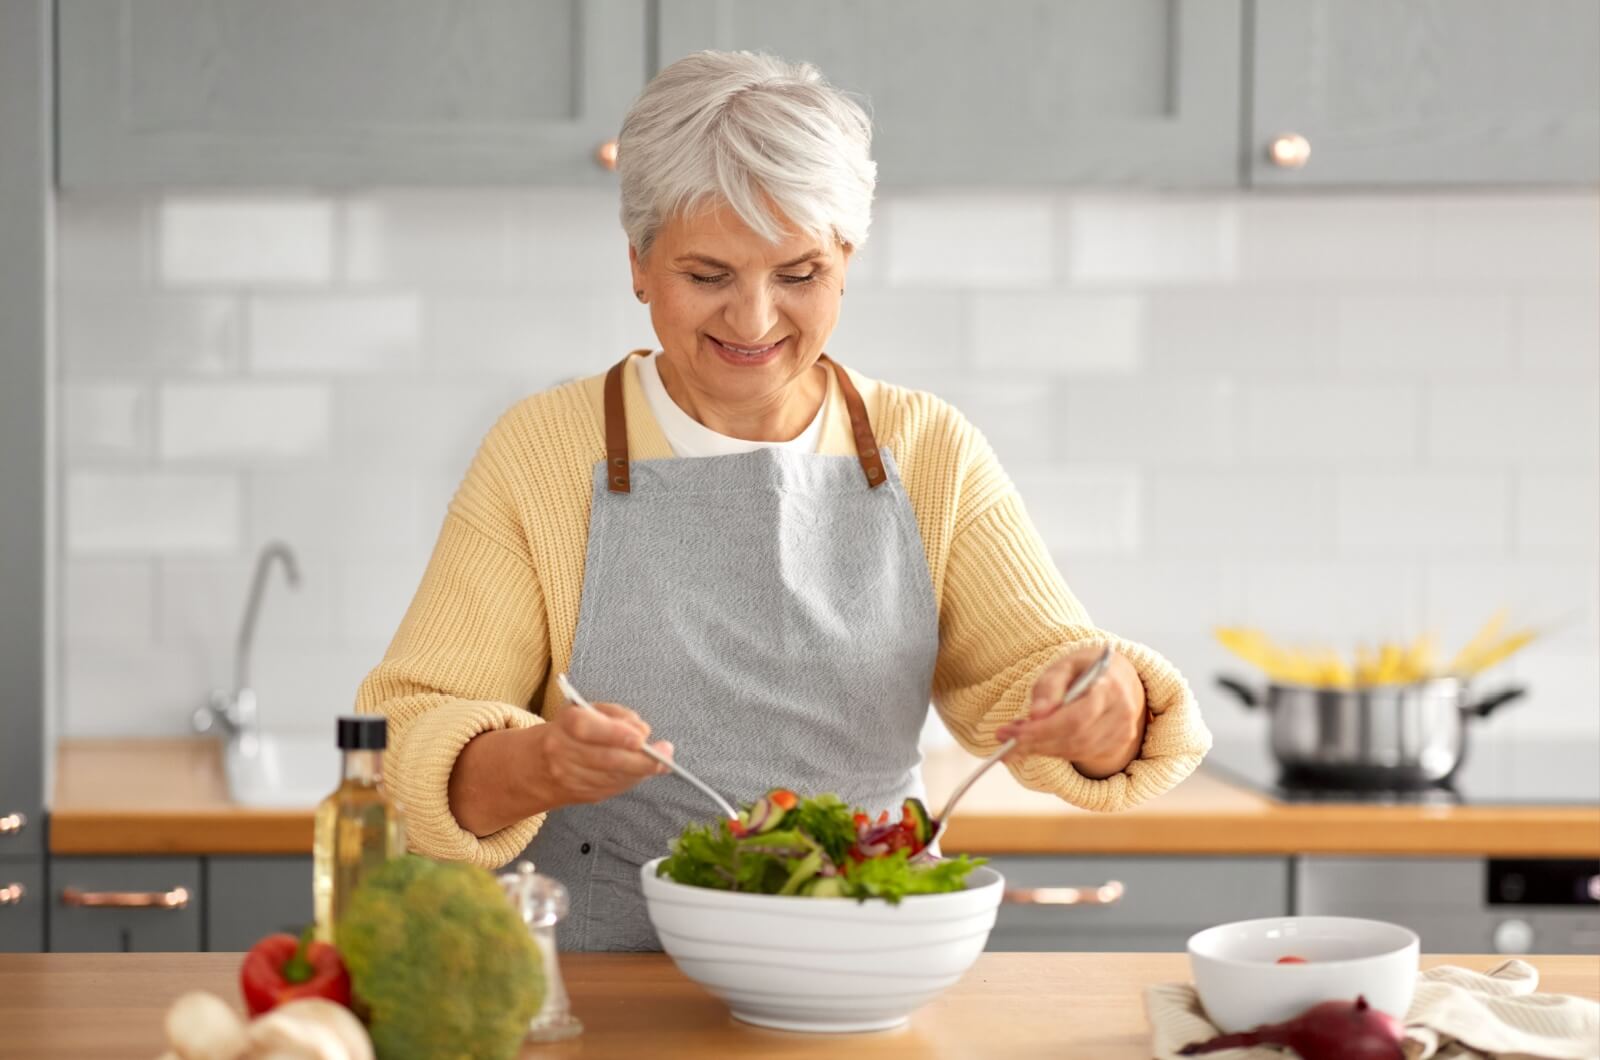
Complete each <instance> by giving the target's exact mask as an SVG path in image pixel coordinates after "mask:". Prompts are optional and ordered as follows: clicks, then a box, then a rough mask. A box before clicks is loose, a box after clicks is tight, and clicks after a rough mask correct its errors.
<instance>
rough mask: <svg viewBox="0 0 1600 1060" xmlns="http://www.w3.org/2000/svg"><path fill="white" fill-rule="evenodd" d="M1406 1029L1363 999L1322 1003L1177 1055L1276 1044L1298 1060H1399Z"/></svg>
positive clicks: (1196, 1044) (1195, 1044) (1194, 1045)
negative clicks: (1280, 1019)
mask: <svg viewBox="0 0 1600 1060" xmlns="http://www.w3.org/2000/svg"><path fill="white" fill-rule="evenodd" d="M1404 1040H1405V1027H1404V1026H1403V1025H1402V1024H1401V1023H1400V1021H1399V1020H1397V1019H1395V1018H1394V1017H1393V1016H1391V1015H1389V1014H1388V1013H1387V1012H1379V1011H1378V1010H1377V1009H1375V1008H1373V1007H1372V1006H1371V1005H1369V1004H1367V999H1366V998H1365V997H1358V998H1356V999H1355V1001H1354V1002H1350V1001H1324V1002H1323V1003H1322V1004H1320V1005H1313V1006H1311V1007H1310V1008H1308V1009H1306V1010H1305V1011H1304V1012H1302V1013H1301V1014H1300V1015H1298V1016H1296V1017H1295V1018H1294V1019H1292V1020H1288V1021H1286V1022H1284V1023H1268V1024H1263V1025H1262V1026H1260V1027H1257V1028H1256V1029H1255V1030H1253V1031H1241V1032H1240V1033H1238V1034H1223V1035H1220V1036H1218V1037H1216V1038H1213V1039H1211V1040H1210V1041H1208V1042H1191V1043H1190V1044H1188V1045H1186V1046H1184V1047H1183V1048H1182V1049H1180V1050H1179V1051H1178V1053H1179V1055H1180V1056H1197V1055H1199V1054H1200V1053H1214V1052H1217V1051H1219V1050H1222V1049H1238V1048H1242V1047H1244V1046H1247V1045H1281V1046H1284V1047H1286V1048H1288V1049H1291V1050H1293V1051H1294V1053H1295V1054H1296V1055H1297V1056H1299V1057H1300V1060H1404V1057H1405V1054H1404V1052H1402V1051H1401V1048H1400V1043H1401V1042H1402V1041H1404Z"/></svg>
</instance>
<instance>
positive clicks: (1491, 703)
mask: <svg viewBox="0 0 1600 1060" xmlns="http://www.w3.org/2000/svg"><path fill="white" fill-rule="evenodd" d="M1527 694H1528V690H1527V688H1525V687H1520V686H1513V687H1511V688H1502V689H1501V690H1500V691H1498V692H1496V693H1494V694H1493V695H1492V696H1490V697H1489V698H1488V699H1485V700H1482V701H1480V702H1477V703H1474V704H1472V705H1471V706H1470V707H1462V708H1461V711H1462V713H1463V714H1471V715H1473V716H1474V717H1478V718H1487V717H1488V716H1489V715H1490V714H1491V713H1493V712H1494V711H1495V710H1496V709H1497V708H1499V707H1503V706H1505V705H1506V704H1507V703H1510V702H1511V701H1512V700H1513V699H1521V698H1522V697H1523V696H1525V695H1527Z"/></svg>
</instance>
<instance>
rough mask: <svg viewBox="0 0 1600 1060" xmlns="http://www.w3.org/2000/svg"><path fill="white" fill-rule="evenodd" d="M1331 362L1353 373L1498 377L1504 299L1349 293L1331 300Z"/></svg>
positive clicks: (1506, 327)
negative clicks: (1334, 304) (1335, 354)
mask: <svg viewBox="0 0 1600 1060" xmlns="http://www.w3.org/2000/svg"><path fill="white" fill-rule="evenodd" d="M1337 328H1338V332H1337V334H1338V340H1337V341H1338V350H1339V367H1340V370H1341V371H1343V372H1344V373H1345V374H1346V375H1348V376H1351V377H1354V378H1361V379H1386V378H1404V379H1416V378H1430V379H1465V378H1475V377H1491V378H1504V377H1507V376H1509V375H1510V373H1511V368H1512V348H1511V300H1510V299H1509V298H1504V297H1498V296H1493V295H1483V294H1476V295H1429V294H1419V293H1411V294H1383V295H1352V296H1349V297H1345V298H1341V299H1339V302H1338V324H1337Z"/></svg>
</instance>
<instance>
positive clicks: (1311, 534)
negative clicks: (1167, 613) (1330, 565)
mask: <svg viewBox="0 0 1600 1060" xmlns="http://www.w3.org/2000/svg"><path fill="white" fill-rule="evenodd" d="M1145 496H1146V498H1147V503H1146V505H1145V520H1144V525H1143V531H1142V532H1143V539H1144V542H1145V544H1146V545H1147V546H1148V549H1147V551H1148V552H1149V554H1151V555H1153V556H1161V557H1168V556H1180V555H1181V556H1185V557H1188V556H1204V557H1206V558H1207V559H1211V558H1214V557H1219V556H1226V557H1240V558H1244V557H1249V558H1251V559H1252V560H1255V559H1258V558H1260V557H1268V556H1282V557H1303V558H1313V557H1319V556H1325V555H1327V554H1328V553H1329V551H1330V549H1331V546H1332V544H1333V486H1332V482H1331V481H1330V476H1328V475H1327V474H1326V473H1325V472H1322V471H1302V472H1294V473H1288V472H1270V471H1263V472H1253V473H1243V472H1241V473H1231V472H1210V471H1198V470H1196V471H1182V472H1178V471H1160V472H1155V473H1152V474H1150V475H1149V476H1148V477H1147V478H1146V482H1145Z"/></svg>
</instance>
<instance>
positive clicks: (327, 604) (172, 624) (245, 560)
mask: <svg viewBox="0 0 1600 1060" xmlns="http://www.w3.org/2000/svg"><path fill="white" fill-rule="evenodd" d="M294 554H295V560H296V567H297V568H298V569H299V572H300V584H299V585H290V584H289V582H288V580H287V579H286V578H285V577H284V572H283V570H282V568H281V567H279V566H277V565H276V564H274V566H273V568H272V569H271V570H270V571H269V576H268V578H267V583H266V585H265V586H264V588H263V591H262V594H261V606H260V610H259V611H258V612H257V621H256V629H255V640H254V648H253V655H252V658H251V664H252V673H254V672H255V671H256V670H258V669H259V668H260V665H261V663H262V662H263V661H264V660H266V659H267V658H268V656H269V653H271V652H272V651H273V649H274V648H277V647H280V646H286V645H287V646H291V647H296V646H307V645H318V644H322V643H324V642H326V641H327V640H328V639H329V638H330V637H331V636H332V635H333V634H334V621H333V614H334V600H335V599H336V597H337V579H338V578H339V576H340V574H339V572H340V569H341V567H342V564H341V563H337V562H334V561H332V560H331V559H329V558H327V557H326V556H325V555H324V554H323V553H322V552H321V551H320V550H315V551H314V550H310V549H306V548H296V549H294ZM160 566H161V571H160V576H159V581H158V585H159V586H160V593H159V598H160V607H159V618H158V625H157V628H158V630H159V635H160V638H161V642H162V643H163V644H165V645H183V644H189V645H202V646H205V647H206V648H207V649H209V650H211V651H213V652H215V653H216V654H218V655H220V656H221V657H223V658H224V659H226V660H228V662H229V664H230V665H231V664H232V661H233V658H234V651H235V647H234V646H235V643H236V637H237V635H238V631H239V627H240V622H241V621H243V617H244V608H245V602H246V600H247V599H248V597H249V593H250V583H251V579H252V577H253V576H254V573H255V557H254V556H251V555H241V556H240V557H238V558H235V557H231V556H230V557H227V558H223V559H168V560H163V561H162V562H161V565H160Z"/></svg>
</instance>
